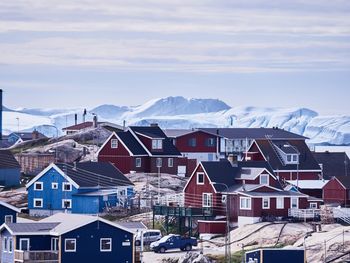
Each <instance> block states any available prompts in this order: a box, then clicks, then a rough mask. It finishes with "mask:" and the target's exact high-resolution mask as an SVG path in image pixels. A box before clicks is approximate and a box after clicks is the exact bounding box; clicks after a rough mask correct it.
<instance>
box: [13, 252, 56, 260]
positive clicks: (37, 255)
mask: <svg viewBox="0 0 350 263" xmlns="http://www.w3.org/2000/svg"><path fill="white" fill-rule="evenodd" d="M22 262H23V263H58V262H59V260H58V251H51V250H48V251H23V250H15V263H22Z"/></svg>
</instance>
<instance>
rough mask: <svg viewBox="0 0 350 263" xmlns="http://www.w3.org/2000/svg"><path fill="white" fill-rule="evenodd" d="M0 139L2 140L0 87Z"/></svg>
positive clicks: (0, 98) (0, 90) (0, 94)
mask: <svg viewBox="0 0 350 263" xmlns="http://www.w3.org/2000/svg"><path fill="white" fill-rule="evenodd" d="M0 140H2V89H0Z"/></svg>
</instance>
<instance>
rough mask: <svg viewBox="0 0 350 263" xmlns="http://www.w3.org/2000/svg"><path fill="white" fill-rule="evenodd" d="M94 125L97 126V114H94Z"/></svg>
mask: <svg viewBox="0 0 350 263" xmlns="http://www.w3.org/2000/svg"><path fill="white" fill-rule="evenodd" d="M92 126H93V127H94V128H97V115H94V117H93V118H92Z"/></svg>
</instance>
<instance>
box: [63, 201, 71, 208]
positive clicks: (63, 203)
mask: <svg viewBox="0 0 350 263" xmlns="http://www.w3.org/2000/svg"><path fill="white" fill-rule="evenodd" d="M65 202H69V206H67V209H72V199H62V208H63V209H66V207H65V205H64V203H65Z"/></svg>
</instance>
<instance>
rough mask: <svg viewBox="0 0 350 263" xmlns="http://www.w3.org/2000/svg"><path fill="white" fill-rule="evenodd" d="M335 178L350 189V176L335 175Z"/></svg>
mask: <svg viewBox="0 0 350 263" xmlns="http://www.w3.org/2000/svg"><path fill="white" fill-rule="evenodd" d="M334 178H335V179H337V180H338V181H339V182H340V183H341V184H342V185H343V186H345V187H346V189H350V176H335V177H334Z"/></svg>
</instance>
